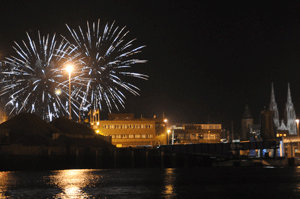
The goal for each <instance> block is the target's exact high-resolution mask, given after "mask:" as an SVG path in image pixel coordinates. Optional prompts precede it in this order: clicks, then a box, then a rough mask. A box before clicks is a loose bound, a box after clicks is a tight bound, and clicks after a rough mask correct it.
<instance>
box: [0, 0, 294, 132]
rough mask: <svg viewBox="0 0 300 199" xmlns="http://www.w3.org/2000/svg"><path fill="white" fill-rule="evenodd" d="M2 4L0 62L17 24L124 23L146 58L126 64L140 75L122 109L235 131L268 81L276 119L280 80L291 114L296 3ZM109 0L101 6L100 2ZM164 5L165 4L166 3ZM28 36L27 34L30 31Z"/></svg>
mask: <svg viewBox="0 0 300 199" xmlns="http://www.w3.org/2000/svg"><path fill="white" fill-rule="evenodd" d="M39 2H40V3H36V2H35V3H28V2H27V1H24V2H23V1H5V2H3V1H1V3H0V17H1V18H0V27H1V31H0V38H1V39H0V59H1V60H2V59H4V57H6V56H10V55H11V54H14V51H13V49H12V46H13V45H14V44H13V41H16V42H18V43H20V42H21V40H26V39H27V37H26V31H28V32H29V33H30V34H31V35H36V36H37V31H38V30H40V31H41V33H42V34H43V35H44V34H48V33H50V34H51V35H52V34H53V33H54V32H56V33H57V34H58V35H59V34H63V35H68V36H69V33H68V30H67V28H66V26H65V23H67V24H68V25H70V26H71V27H72V28H77V26H78V25H80V26H82V27H85V26H86V21H89V22H94V21H97V20H98V19H99V18H100V19H101V22H102V23H104V22H105V23H106V22H109V23H112V22H113V21H114V20H115V21H116V25H118V26H121V27H123V26H125V25H126V27H127V30H129V31H130V33H129V34H128V35H127V37H128V38H129V39H133V38H137V41H136V42H135V45H136V46H139V45H147V47H146V48H145V49H144V50H143V52H142V53H141V54H140V55H139V56H140V58H141V59H147V60H148V62H147V63H146V64H139V65H135V66H134V68H133V71H137V72H141V73H144V74H147V75H149V80H148V81H144V80H130V81H131V82H133V83H134V84H135V85H137V86H138V87H139V88H140V89H141V92H140V96H138V97H135V96H132V95H131V94H129V93H127V94H126V96H127V97H128V100H127V101H126V110H122V112H134V113H135V114H136V116H138V117H140V115H141V114H142V115H143V116H144V117H153V115H157V117H161V116H162V114H163V112H164V114H165V116H166V117H167V118H169V119H170V122H171V123H207V122H210V123H221V124H222V125H223V127H224V128H226V129H230V128H231V127H230V122H231V121H233V122H234V125H235V126H236V128H238V126H239V124H240V119H241V117H242V114H243V112H244V108H245V105H246V104H248V105H249V108H250V111H251V112H252V115H253V117H254V119H255V121H256V122H258V121H259V120H258V119H259V114H260V111H262V110H263V109H264V107H266V108H268V105H269V102H270V92H271V82H273V83H274V89H275V97H276V101H277V104H278V108H279V116H280V118H282V117H283V110H284V107H285V103H286V96H287V84H288V82H290V84H291V92H292V100H293V103H294V106H295V109H296V113H297V115H298V117H300V93H299V92H298V91H299V90H300V81H299V77H300V23H299V22H300V21H299V19H300V5H299V3H289V4H278V5H276V4H275V5H274V4H272V5H271V4H260V3H254V2H251V4H250V3H249V4H248V5H244V4H243V5H236V4H221V5H216V4H205V5H204V4H200V3H198V1H186V0H180V1H95V2H93V3H92V2H91V1H81V2H80V3H76V1H75V2H74V1H70V2H69V3H61V2H54V1H47V3H46V2H44V1H39ZM108 2H109V3H108ZM170 2H172V3H170ZM32 37H33V36H32Z"/></svg>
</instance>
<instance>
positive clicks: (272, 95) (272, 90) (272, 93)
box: [270, 82, 276, 105]
mask: <svg viewBox="0 0 300 199" xmlns="http://www.w3.org/2000/svg"><path fill="white" fill-rule="evenodd" d="M271 86H272V88H271V102H270V105H271V104H276V102H275V94H274V87H273V82H272V84H271Z"/></svg>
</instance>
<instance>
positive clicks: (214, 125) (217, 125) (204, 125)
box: [201, 124, 222, 129]
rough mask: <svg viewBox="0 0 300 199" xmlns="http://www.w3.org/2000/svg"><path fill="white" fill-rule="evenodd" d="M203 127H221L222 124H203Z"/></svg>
mask: <svg viewBox="0 0 300 199" xmlns="http://www.w3.org/2000/svg"><path fill="white" fill-rule="evenodd" d="M201 128H202V129H221V128H222V125H221V124H201Z"/></svg>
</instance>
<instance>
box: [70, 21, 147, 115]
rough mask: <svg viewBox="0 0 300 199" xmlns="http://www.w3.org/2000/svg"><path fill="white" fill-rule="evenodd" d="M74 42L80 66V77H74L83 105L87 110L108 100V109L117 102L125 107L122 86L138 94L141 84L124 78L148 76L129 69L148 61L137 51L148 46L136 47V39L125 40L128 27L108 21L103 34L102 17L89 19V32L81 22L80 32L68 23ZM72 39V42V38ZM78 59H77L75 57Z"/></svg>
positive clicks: (78, 97)
mask: <svg viewBox="0 0 300 199" xmlns="http://www.w3.org/2000/svg"><path fill="white" fill-rule="evenodd" d="M67 27H68V29H69V31H70V33H71V35H72V37H73V39H74V40H75V44H72V45H71V46H72V47H73V50H74V52H76V53H75V54H76V55H75V56H74V57H77V58H78V59H74V63H75V65H77V66H82V67H80V70H81V72H80V74H83V76H81V77H74V78H73V79H72V81H73V82H74V83H75V82H76V84H77V89H76V92H77V94H76V95H75V94H74V97H77V99H80V101H82V103H81V107H80V109H83V110H87V108H88V107H89V106H90V105H92V107H91V108H93V109H98V108H100V109H102V108H103V106H102V103H103V102H105V104H106V106H107V109H108V110H109V111H111V110H112V109H113V107H115V108H116V109H119V108H118V104H120V105H121V106H122V107H123V108H125V107H124V104H125V102H124V99H125V98H126V97H125V95H124V94H123V92H122V90H123V91H124V90H127V91H129V92H130V93H132V94H133V95H138V91H139V88H138V87H136V86H134V85H132V84H130V83H128V82H125V80H124V77H126V76H127V77H128V76H130V77H136V78H141V79H146V80H147V78H148V76H147V75H143V74H139V73H134V72H130V71H128V69H129V68H131V66H132V65H133V64H137V63H145V62H146V60H139V59H137V58H135V57H134V55H136V54H138V53H140V52H141V51H140V50H141V49H142V48H144V47H145V46H140V47H137V48H133V47H132V45H133V42H134V41H135V39H133V40H130V41H125V36H126V35H127V34H128V31H126V32H125V31H124V30H125V27H123V28H122V29H119V27H114V23H112V24H111V25H108V24H106V25H105V27H104V29H103V31H101V32H102V35H101V33H100V20H98V23H93V24H92V27H90V25H89V22H87V32H86V33H84V32H83V30H82V29H81V27H80V26H79V34H77V33H76V31H75V30H71V28H70V27H69V26H68V25H67ZM70 43H71V42H70ZM75 60H76V61H75Z"/></svg>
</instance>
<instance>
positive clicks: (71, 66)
mask: <svg viewBox="0 0 300 199" xmlns="http://www.w3.org/2000/svg"><path fill="white" fill-rule="evenodd" d="M66 70H67V71H68V73H69V119H70V120H71V119H72V116H71V73H72V71H73V65H72V64H68V65H66Z"/></svg>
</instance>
